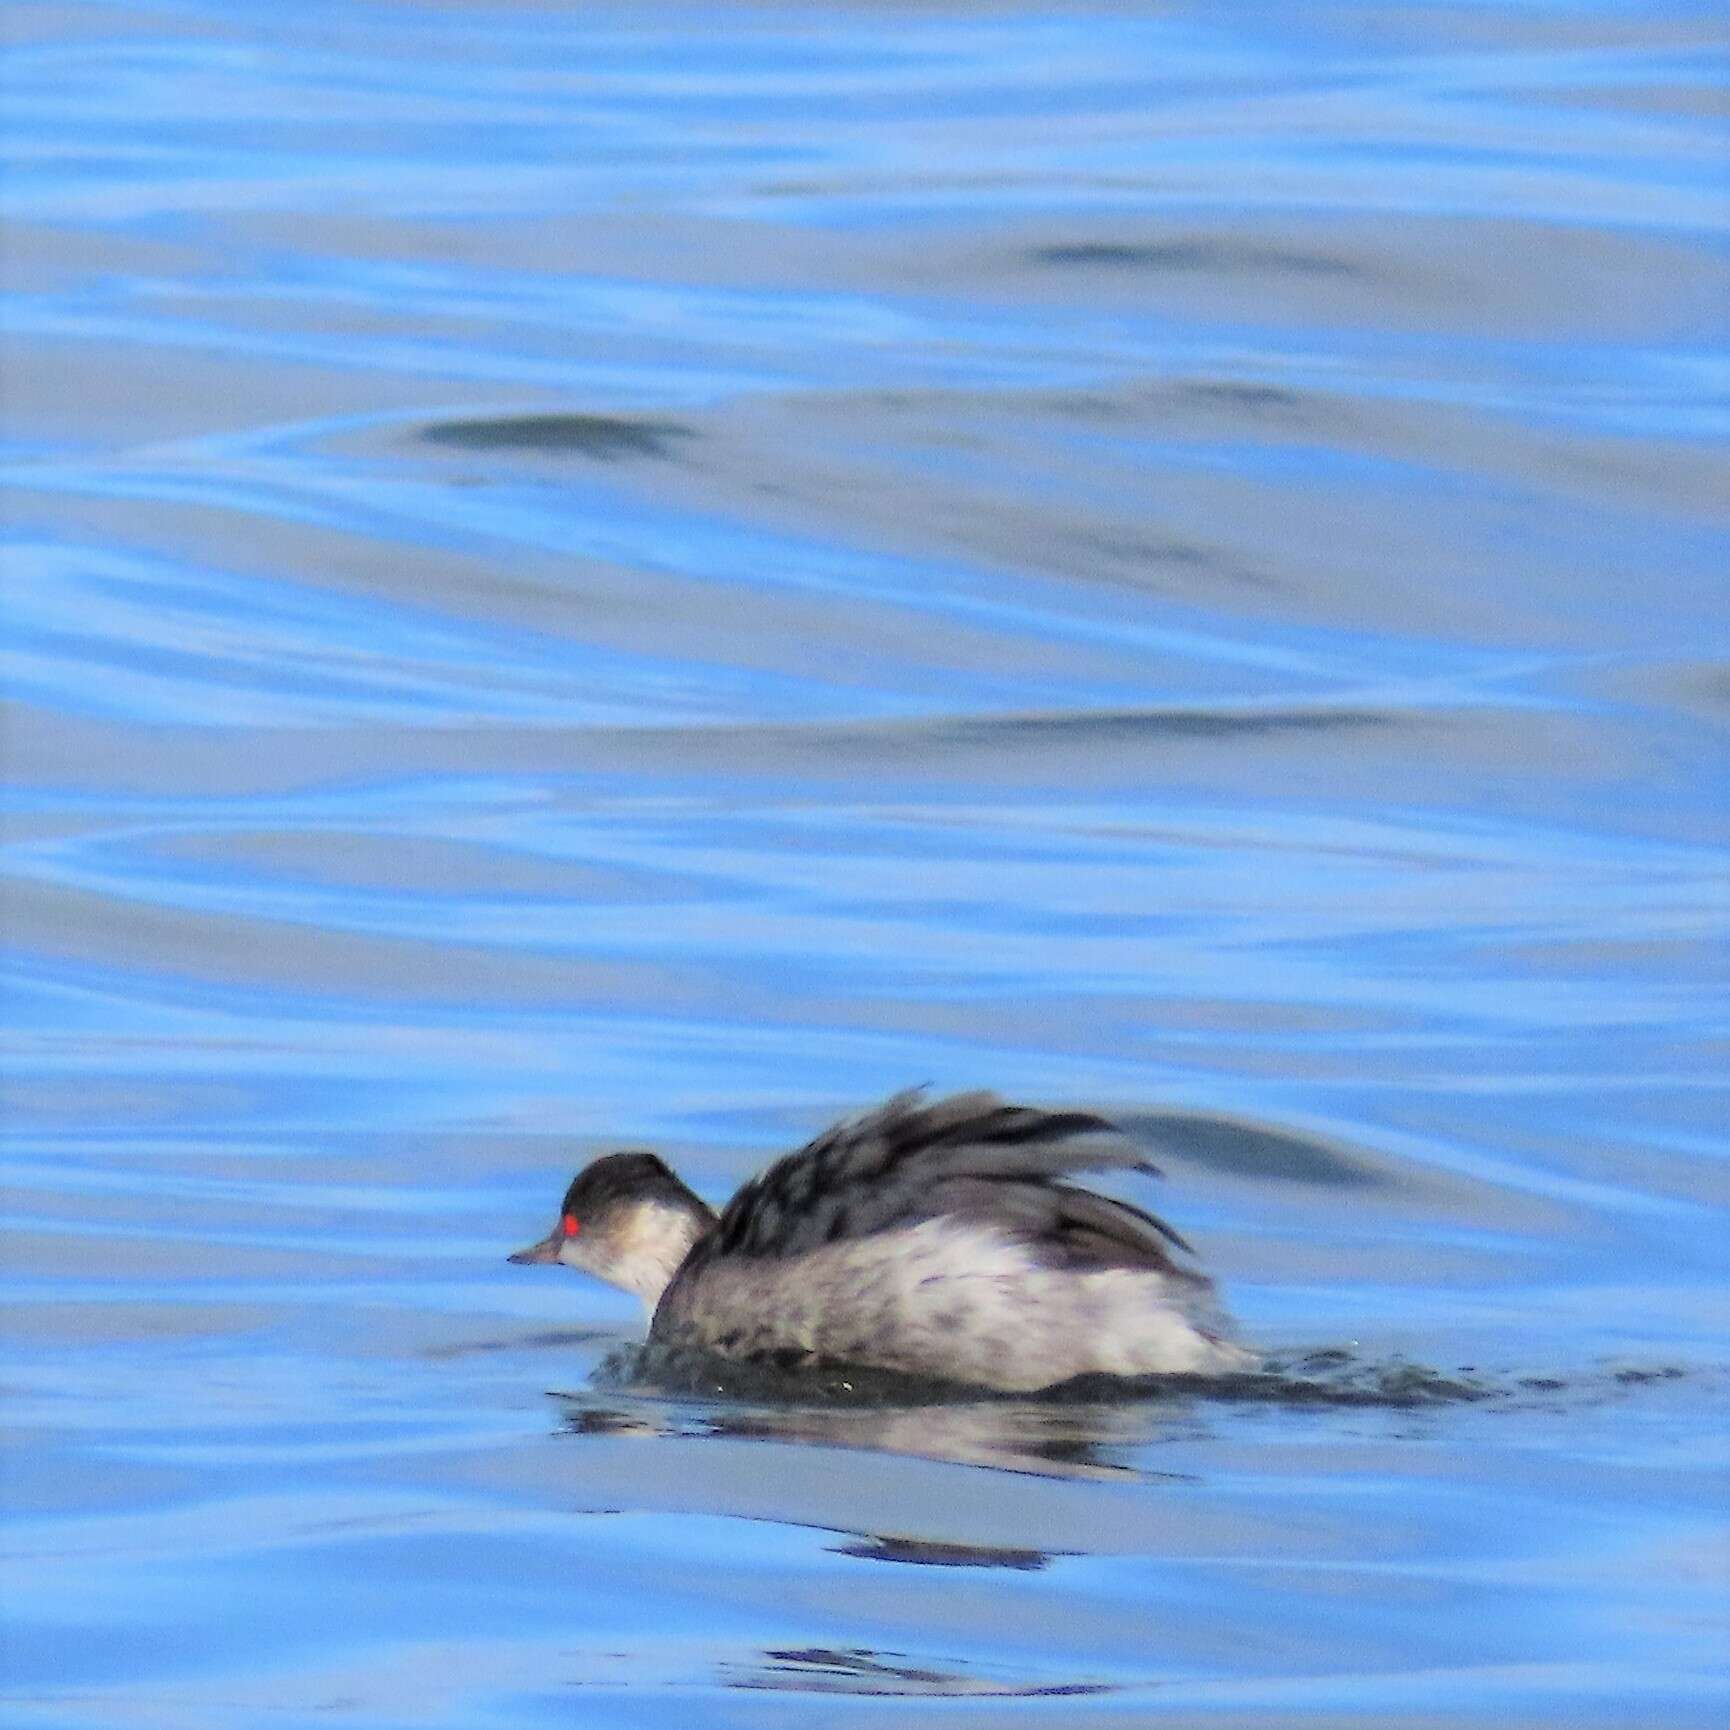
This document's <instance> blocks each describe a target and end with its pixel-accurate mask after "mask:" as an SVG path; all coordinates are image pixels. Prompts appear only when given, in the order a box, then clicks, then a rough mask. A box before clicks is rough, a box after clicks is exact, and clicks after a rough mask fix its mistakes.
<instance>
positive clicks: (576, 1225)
mask: <svg viewBox="0 0 1730 1730" xmlns="http://www.w3.org/2000/svg"><path fill="white" fill-rule="evenodd" d="M582 1229H583V1228H582V1225H581V1223H580V1222H579V1221H578V1219H577V1216H576V1215H575V1214H574V1213H567V1214H566V1215H565V1236H566V1237H575V1236H576V1235H577V1233H578V1232H580V1231H581V1230H582Z"/></svg>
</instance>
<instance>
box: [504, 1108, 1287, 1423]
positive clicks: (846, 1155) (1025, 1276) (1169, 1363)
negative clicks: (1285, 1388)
mask: <svg viewBox="0 0 1730 1730" xmlns="http://www.w3.org/2000/svg"><path fill="white" fill-rule="evenodd" d="M1114 1168H1115V1169H1135V1170H1143V1171H1155V1170H1156V1168H1155V1167H1153V1166H1151V1165H1150V1164H1149V1163H1148V1162H1147V1161H1146V1160H1145V1159H1144V1158H1143V1157H1142V1155H1141V1153H1140V1151H1139V1150H1138V1149H1137V1148H1135V1147H1134V1146H1133V1145H1131V1144H1130V1143H1129V1142H1128V1141H1127V1140H1126V1139H1125V1138H1124V1137H1123V1135H1122V1134H1121V1133H1120V1132H1119V1131H1118V1130H1116V1129H1115V1128H1114V1126H1113V1125H1112V1124H1111V1123H1109V1122H1108V1121H1107V1120H1106V1119H1104V1118H1102V1117H1096V1116H1094V1115H1093V1114H1092V1113H1091V1112H1085V1111H1042V1110H1038V1109H1035V1108H1033V1107H1029V1106H1021V1105H1008V1104H1005V1103H1004V1101H1003V1100H1001V1099H1000V1098H998V1097H997V1095H995V1094H993V1093H986V1092H974V1093H958V1094H953V1095H951V1096H949V1097H948V1098H943V1099H928V1098H927V1097H926V1096H925V1094H924V1093H923V1091H920V1090H915V1091H912V1092H907V1093H900V1094H897V1095H895V1097H894V1098H892V1099H890V1100H888V1101H887V1102H886V1103H885V1104H883V1105H881V1106H879V1107H877V1109H876V1110H874V1111H870V1112H866V1113H864V1114H863V1115H861V1116H858V1117H854V1118H851V1119H847V1120H845V1121H843V1122H841V1123H838V1124H836V1125H834V1126H833V1127H832V1128H830V1129H828V1130H826V1131H825V1132H824V1133H823V1134H822V1135H820V1136H818V1137H817V1138H816V1140H815V1141H812V1142H810V1143H809V1144H807V1145H806V1146H805V1147H802V1148H800V1149H799V1150H798V1151H797V1152H796V1153H790V1154H788V1155H786V1156H785V1157H784V1158H782V1159H779V1160H777V1161H776V1162H775V1163H774V1164H773V1165H771V1166H769V1167H768V1168H767V1169H766V1170H765V1171H763V1172H762V1173H761V1174H760V1175H759V1176H757V1177H755V1178H753V1179H752V1180H751V1181H750V1182H749V1183H747V1184H746V1185H745V1186H744V1188H742V1189H741V1190H740V1191H739V1192H738V1194H736V1195H735V1196H734V1197H733V1199H732V1200H731V1201H730V1202H728V1203H727V1205H726V1207H724V1208H723V1209H722V1210H721V1212H720V1213H719V1214H716V1213H715V1212H714V1211H713V1209H711V1208H710V1207H709V1206H708V1204H707V1203H705V1202H704V1201H703V1200H702V1199H701V1198H700V1197H699V1196H698V1195H696V1194H695V1193H694V1192H693V1191H692V1190H690V1189H689V1188H688V1187H687V1186H686V1185H685V1184H684V1183H683V1182H682V1181H681V1180H680V1179H679V1178H678V1176H677V1175H676V1174H675V1173H674V1172H673V1170H672V1168H671V1167H670V1166H668V1165H667V1164H666V1163H665V1162H664V1161H663V1160H662V1159H661V1158H660V1157H659V1156H658V1155H656V1154H653V1153H638V1152H630V1153H611V1154H607V1155H605V1156H604V1157H602V1158H600V1159H597V1160H595V1161H594V1163H593V1164H591V1165H589V1166H587V1167H585V1168H584V1169H583V1170H582V1171H580V1172H579V1173H578V1174H577V1176H576V1177H575V1179H574V1180H573V1181H572V1183H571V1185H570V1187H569V1189H567V1190H566V1192H565V1197H564V1202H563V1204H562V1206H561V1207H560V1209H559V1218H558V1223H557V1224H556V1225H555V1226H554V1227H553V1229H552V1231H551V1232H549V1233H548V1234H547V1236H546V1237H544V1238H542V1239H541V1241H540V1242H538V1243H534V1244H530V1245H529V1246H528V1247H527V1248H526V1249H521V1250H518V1251H517V1252H516V1254H515V1255H513V1256H511V1257H510V1258H509V1259H510V1260H511V1261H513V1262H527V1263H534V1262H562V1263H563V1264H564V1265H565V1266H566V1267H571V1268H578V1269H581V1270H582V1271H584V1272H586V1273H591V1274H594V1275H596V1276H597V1277H598V1278H600V1279H603V1280H606V1281H608V1282H609V1283H610V1284H613V1285H616V1286H622V1287H623V1288H624V1289H625V1290H627V1291H631V1292H635V1293H636V1294H637V1296H638V1297H640V1298H641V1299H642V1300H643V1303H644V1305H645V1307H646V1308H647V1309H648V1311H649V1314H650V1323H649V1341H650V1344H651V1345H652V1346H662V1347H670V1348H674V1349H686V1348H691V1349H695V1350H697V1351H700V1352H710V1353H715V1354H718V1355H719V1356H721V1357H724V1358H733V1359H743V1360H753V1361H768V1362H771V1363H775V1364H778V1365H783V1366H806V1365H809V1366H816V1365H861V1366H865V1365H869V1366H875V1367H877V1368H881V1369H887V1370H895V1371H902V1372H906V1373H909V1374H912V1375H917V1376H922V1377H931V1378H935V1379H938V1380H941V1381H946V1382H957V1383H964V1384H968V1385H971V1386H974V1387H981V1388H993V1389H1003V1390H1019V1391H1029V1390H1033V1389H1037V1388H1044V1387H1050V1386H1053V1385H1055V1384H1057V1383H1059V1382H1064V1381H1068V1380H1070V1379H1071V1378H1072V1377H1075V1376H1079V1375H1088V1374H1106V1375H1113V1376H1144V1375H1157V1374H1192V1375H1197V1374H1199V1375H1208V1374H1220V1373H1223V1372H1228V1371H1234V1370H1242V1369H1245V1368H1248V1367H1249V1366H1250V1365H1251V1364H1252V1363H1253V1362H1254V1361H1255V1360H1254V1359H1253V1357H1252V1355H1251V1354H1250V1353H1249V1352H1247V1351H1245V1350H1244V1349H1243V1348H1242V1347H1240V1346H1238V1345H1235V1344H1233V1343H1231V1341H1230V1340H1229V1339H1228V1338H1226V1336H1225V1332H1224V1322H1223V1318H1222V1317H1221V1315H1220V1313H1219V1311H1218V1310H1217V1308H1216V1307H1215V1306H1214V1304H1213V1301H1212V1291H1213V1288H1212V1283H1211V1282H1210V1281H1209V1280H1208V1279H1207V1277H1206V1276H1205V1275H1204V1274H1202V1273H1201V1272H1200V1271H1199V1270H1198V1269H1197V1268H1195V1267H1194V1265H1193V1263H1192V1260H1191V1257H1192V1255H1193V1252H1192V1251H1191V1250H1190V1247H1189V1245H1188V1244H1187V1243H1185V1242H1184V1240H1183V1239H1182V1238H1181V1237H1180V1236H1178V1234H1177V1233H1176V1232H1175V1231H1174V1230H1173V1229H1172V1228H1171V1227H1170V1226H1169V1225H1167V1224H1166V1223H1165V1221H1164V1220H1162V1219H1158V1218H1156V1217H1155V1216H1154V1215H1153V1214H1151V1213H1146V1212H1144V1211H1143V1210H1142V1209H1140V1208H1138V1207H1132V1206H1131V1205H1130V1204H1129V1203H1128V1202H1124V1201H1118V1200H1116V1199H1115V1198H1113V1197H1110V1196H1106V1195H1101V1194H1099V1193H1098V1192H1097V1191H1094V1190H1090V1189H1083V1188H1080V1187H1078V1186H1077V1185H1075V1184H1071V1183H1066V1182H1064V1181H1062V1180H1063V1179H1064V1178H1066V1177H1068V1176H1069V1175H1070V1174H1072V1173H1075V1172H1081V1171H1099V1170H1110V1169H1114Z"/></svg>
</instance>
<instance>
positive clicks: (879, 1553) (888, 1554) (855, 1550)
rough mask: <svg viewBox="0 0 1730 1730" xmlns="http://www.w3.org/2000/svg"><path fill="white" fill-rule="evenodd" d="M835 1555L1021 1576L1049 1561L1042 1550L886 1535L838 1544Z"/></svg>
mask: <svg viewBox="0 0 1730 1730" xmlns="http://www.w3.org/2000/svg"><path fill="white" fill-rule="evenodd" d="M835 1554H836V1555H838V1556H857V1557H858V1558H859V1559H860V1560H861V1561H866V1562H899V1563H901V1564H903V1565H904V1566H909V1565H910V1566H912V1567H916V1568H1009V1569H1011V1570H1013V1571H1015V1572H1017V1573H1023V1574H1031V1573H1036V1572H1037V1571H1038V1570H1039V1569H1041V1568H1043V1567H1045V1566H1046V1564H1047V1563H1049V1562H1050V1560H1051V1554H1050V1553H1049V1552H1048V1551H1045V1550H1020V1549H1015V1548H1012V1547H1011V1546H1008V1545H1004V1544H945V1543H940V1542H938V1541H937V1540H936V1539H935V1538H908V1537H899V1536H887V1535H884V1536H876V1537H861V1538H858V1539H856V1540H855V1541H854V1542H852V1543H849V1544H837V1545H836V1546H835Z"/></svg>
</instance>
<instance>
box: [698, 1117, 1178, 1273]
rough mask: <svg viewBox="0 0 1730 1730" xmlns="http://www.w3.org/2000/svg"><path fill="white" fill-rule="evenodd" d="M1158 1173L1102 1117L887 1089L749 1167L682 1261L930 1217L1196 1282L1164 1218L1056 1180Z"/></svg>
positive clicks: (803, 1248) (1085, 1261) (806, 1245)
mask: <svg viewBox="0 0 1730 1730" xmlns="http://www.w3.org/2000/svg"><path fill="white" fill-rule="evenodd" d="M1110 1169H1124V1170H1139V1171H1147V1172H1157V1168H1156V1167H1155V1166H1153V1165H1152V1164H1150V1163H1149V1162H1148V1161H1147V1160H1146V1159H1145V1158H1144V1157H1143V1156H1142V1154H1141V1153H1140V1152H1139V1151H1138V1150H1137V1149H1136V1148H1135V1147H1134V1146H1133V1145H1132V1144H1131V1143H1129V1142H1128V1141H1127V1140H1126V1139H1125V1138H1124V1136H1123V1135H1122V1133H1121V1132H1120V1131H1119V1130H1118V1129H1117V1128H1116V1127H1115V1126H1114V1125H1112V1124H1111V1123H1109V1122H1108V1121H1107V1120H1106V1119H1104V1118H1102V1117H1097V1116H1095V1115H1094V1114H1093V1113H1091V1112H1086V1111H1040V1110H1037V1109H1034V1108H1031V1107H1028V1106H1018V1105H1007V1104H1005V1103H1004V1102H1003V1101H1002V1100H1001V1099H999V1098H998V1097H997V1095H996V1094H993V1093H985V1092H977V1093H958V1094H952V1095H950V1096H949V1097H948V1098H946V1099H927V1098H926V1097H925V1095H924V1094H923V1093H922V1092H919V1091H913V1092H908V1093H899V1094H897V1095H895V1097H894V1098H893V1099H891V1100H889V1101H888V1102H887V1103H886V1104H884V1105H882V1106H879V1107H878V1108H877V1109H876V1110H875V1111H872V1112H869V1113H867V1114H866V1115H864V1116H862V1117H857V1118H852V1119H850V1120H848V1121H846V1122H843V1123H839V1124H836V1125H835V1126H834V1127H833V1128H832V1129H829V1130H826V1131H825V1132H824V1133H823V1134H822V1135H820V1136H818V1137H817V1139H816V1140H815V1141H812V1142H810V1143H809V1144H807V1145H806V1146H805V1147H802V1148H801V1149H800V1150H799V1151H798V1152H797V1153H791V1154H788V1155H787V1156H786V1157H785V1158H783V1159H779V1160H777V1161H776V1162H775V1163H774V1164H773V1165H771V1166H770V1167H768V1169H767V1170H765V1171H764V1172H763V1173H762V1174H761V1175H760V1176H758V1177H756V1178H753V1179H752V1180H751V1182H749V1183H748V1184H746V1185H745V1187H744V1188H743V1189H741V1190H740V1191H739V1192H738V1194H737V1195H735V1196H734V1197H733V1199H732V1200H731V1201H730V1202H729V1203H728V1204H727V1206H726V1207H725V1208H724V1209H723V1210H722V1212H721V1215H720V1218H719V1219H718V1220H717V1222H716V1224H715V1226H714V1228H713V1230H711V1231H710V1232H709V1233H708V1234H707V1235H706V1236H705V1237H704V1238H703V1239H702V1241H700V1242H699V1243H698V1244H697V1245H696V1247H695V1248H694V1249H693V1250H692V1252H691V1257H690V1260H689V1262H688V1263H687V1267H686V1269H685V1270H682V1271H695V1267H696V1266H697V1265H700V1264H702V1263H705V1262H710V1261H713V1260H714V1259H716V1258H717V1257H721V1256H748V1257H760V1258H777V1257H791V1256H797V1255H802V1254H805V1253H806V1252H808V1251H811V1250H815V1249H820V1248H822V1247H823V1246H824V1245H825V1244H832V1243H837V1242H840V1241H842V1240H844V1239H851V1238H862V1237H870V1236H872V1235H874V1234H876V1233H879V1232H885V1231H891V1230H894V1229H896V1228H898V1227H906V1226H912V1225H917V1224H918V1223H919V1222H921V1221H922V1220H928V1219H936V1218H939V1217H943V1216H955V1217H958V1218H962V1219H967V1220H973V1221H977V1222H980V1223H988V1224H990V1225H992V1226H994V1227H996V1228H997V1229H999V1230H1001V1231H1002V1232H1004V1233H1006V1234H1007V1235H1010V1236H1013V1237H1015V1238H1017V1239H1019V1240H1021V1241H1023V1242H1025V1243H1026V1244H1028V1245H1029V1246H1030V1247H1031V1248H1032V1249H1033V1250H1034V1251H1035V1253H1036V1254H1038V1255H1039V1257H1040V1258H1041V1259H1042V1260H1044V1261H1046V1262H1048V1263H1050V1264H1051V1265H1053V1266H1062V1267H1074V1268H1107V1267H1128V1268H1140V1269H1158V1270H1159V1271H1160V1272H1162V1273H1166V1274H1170V1275H1176V1276H1177V1277H1179V1278H1186V1279H1192V1280H1195V1281H1197V1282H1199V1283H1205V1281H1203V1279H1202V1276H1201V1275H1200V1274H1199V1273H1196V1272H1194V1271H1193V1270H1191V1269H1189V1268H1187V1267H1185V1266H1184V1265H1183V1264H1181V1263H1180V1262H1178V1261H1176V1260H1175V1259H1174V1257H1173V1254H1172V1252H1173V1250H1174V1249H1176V1250H1188V1248H1189V1246H1188V1244H1186V1243H1185V1242H1184V1240H1183V1239H1182V1238H1181V1237H1179V1236H1178V1234H1177V1233H1176V1232H1175V1231H1173V1230H1172V1228H1171V1227H1170V1226H1169V1225H1167V1224H1166V1223H1165V1221H1164V1220H1161V1219H1158V1218H1156V1217H1155V1216H1154V1215H1153V1214H1151V1213H1146V1212H1144V1211H1143V1210H1142V1209H1140V1208H1138V1207H1132V1206H1131V1205H1130V1204H1129V1203H1128V1202H1123V1201H1118V1200H1116V1199H1114V1198H1112V1197H1110V1196H1104V1195H1099V1194H1097V1193H1096V1192H1094V1191H1091V1190H1085V1189H1078V1188H1076V1187H1075V1186H1073V1185H1071V1184H1066V1183H1063V1182H1060V1181H1059V1180H1060V1179H1061V1178H1063V1177H1065V1176H1067V1175H1069V1174H1070V1173H1073V1172H1079V1171H1103V1170H1110Z"/></svg>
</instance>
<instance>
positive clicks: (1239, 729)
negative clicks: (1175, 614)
mask: <svg viewBox="0 0 1730 1730" xmlns="http://www.w3.org/2000/svg"><path fill="white" fill-rule="evenodd" d="M1394 719H1395V717H1393V716H1392V715H1387V714H1383V713H1381V712H1380V711H1378V710H1375V709H1239V710H1228V709H1091V710H1084V711H1078V712H1065V713H1061V714H1049V715H1025V714H1023V715H980V716H966V717H963V718H960V719H957V720H937V721H929V722H925V723H923V724H922V725H921V727H920V729H919V730H920V732H921V733H922V734H924V735H926V736H936V737H938V738H949V739H989V740H996V741H1001V742H1003V743H1011V742H1013V741H1015V740H1017V739H1020V738H1027V737H1032V736H1050V737H1064V738H1077V739H1090V740H1092V739H1097V740H1099V741H1100V742H1102V743H1107V742H1110V741H1111V740H1114V739H1131V738H1142V737H1163V738H1169V739H1245V738H1254V737H1257V736H1258V735H1265V734H1275V733H1328V732H1346V731H1351V730H1357V729H1362V728H1367V727H1386V726H1390V725H1392V724H1393V722H1394Z"/></svg>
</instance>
